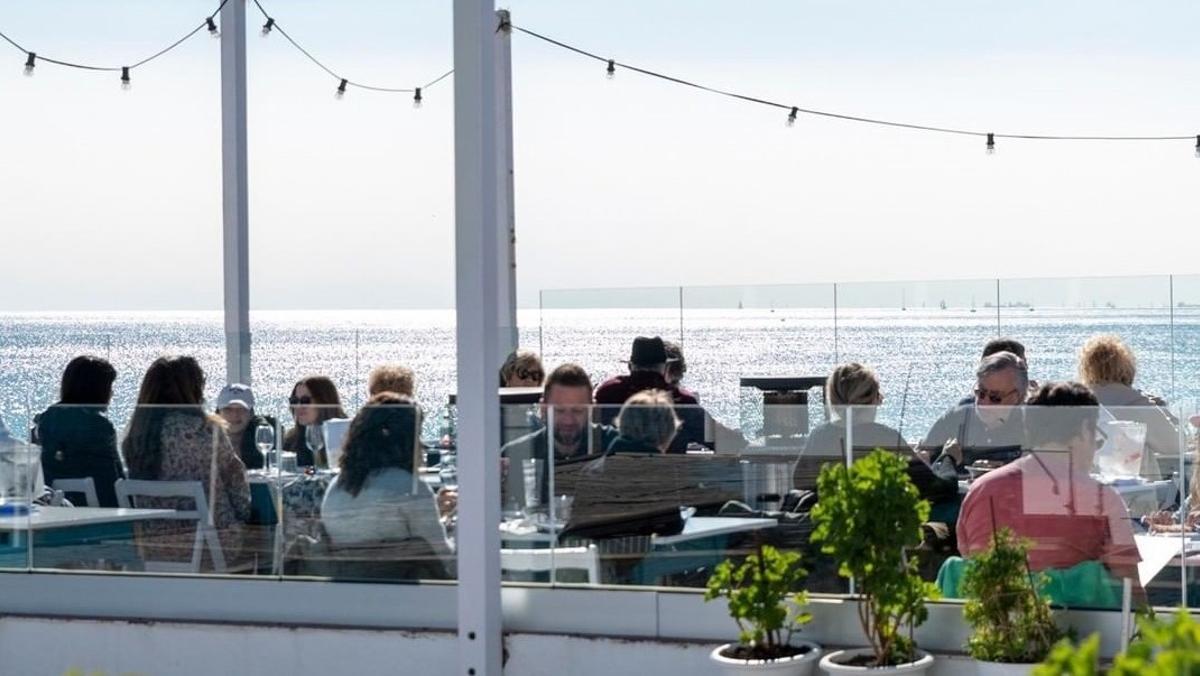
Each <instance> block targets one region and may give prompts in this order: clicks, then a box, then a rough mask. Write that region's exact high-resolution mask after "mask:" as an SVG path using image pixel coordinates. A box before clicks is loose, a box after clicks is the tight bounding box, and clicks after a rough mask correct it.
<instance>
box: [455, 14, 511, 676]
mask: <svg viewBox="0 0 1200 676" xmlns="http://www.w3.org/2000/svg"><path fill="white" fill-rule="evenodd" d="M496 27H497V23H496V13H495V7H494V5H493V0H454V207H455V218H454V221H455V224H454V232H455V243H454V246H455V273H456V276H455V300H456V307H455V310H456V315H457V322H458V330H457V342H458V414H459V424H458V469H459V477H458V478H459V484H458V485H459V496H460V497H459V503H458V515H459V521H458V531H457V543H458V642H459V650H458V654H459V666H460V669H459V673H460V674H463V675H464V676H492V675H495V676H499V675H500V673H501V650H502V643H501V621H502V620H501V614H500V532H499V529H498V528H497V524H499V523H500V484H499V482H498V481H497V480H496V475H497V467H496V463H497V462H499V461H498V457H499V455H498V451H499V448H500V417H499V416H500V403H499V400H498V395H497V391H496V373H497V372H498V371H499V368H500V351H501V349H502V348H501V345H502V337H501V327H500V317H499V308H498V305H499V303H498V302H497V301H498V296H497V293H496V280H497V279H499V278H500V273H501V270H500V268H499V266H500V260H501V256H500V250H501V241H500V223H499V222H498V220H499V219H498V218H497V214H498V213H499V206H500V196H499V194H498V192H499V190H498V186H499V181H497V180H496V178H497V175H498V174H497V171H498V170H497V164H498V160H499V158H498V155H497V151H498V149H499V147H500V142H499V139H498V138H497V135H498V130H497V128H496V121H497V115H496V111H495V108H496V102H497V97H496V65H495V49H496V37H495V32H496Z"/></svg>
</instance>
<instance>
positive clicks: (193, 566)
mask: <svg viewBox="0 0 1200 676" xmlns="http://www.w3.org/2000/svg"><path fill="white" fill-rule="evenodd" d="M114 488H115V489H116V493H117V505H118V506H119V507H128V508H130V509H133V508H136V507H137V503H136V498H177V499H185V500H191V501H192V504H193V508H192V509H177V510H175V513H174V514H172V515H170V516H165V517H162V518H163V519H167V520H172V521H194V522H195V523H196V536H195V539H194V540H193V544H192V557H191V560H190V561H185V562H178V561H152V560H146V559H145V557H144V556H143V561H144V563H145V566H146V570H147V571H152V572H163V573H199V572H200V563H201V561H202V560H203V558H204V546H205V545H207V546H208V553H209V557H210V558H211V560H212V565H213V570H214V571H215V572H224V571H225V554H224V552H222V551H221V540H220V538H218V537H217V532H216V529H214V528H213V527H212V526H211V525H209V523H208V500H207V499H206V498H205V497H204V486H203V485H202V484H201V483H200V482H199V481H146V480H140V479H118V480H117V482H116V484H114Z"/></svg>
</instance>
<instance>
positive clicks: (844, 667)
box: [821, 648, 933, 676]
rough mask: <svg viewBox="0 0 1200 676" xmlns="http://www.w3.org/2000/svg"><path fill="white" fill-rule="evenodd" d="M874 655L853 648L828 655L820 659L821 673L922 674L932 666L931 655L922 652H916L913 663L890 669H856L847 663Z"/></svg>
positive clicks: (835, 674)
mask: <svg viewBox="0 0 1200 676" xmlns="http://www.w3.org/2000/svg"><path fill="white" fill-rule="evenodd" d="M872 654H874V653H873V652H872V651H871V649H870V648H853V649H850V650H839V651H837V652H833V653H829V654H828V655H826V656H825V657H823V658H822V659H821V671H824V672H825V673H826V674H829V675H830V676H838V675H839V674H859V675H860V676H861V675H863V674H888V675H889V676H890V675H891V674H924V673H925V672H927V671H928V670H929V668H930V667H932V666H933V655H930V654H929V653H927V652H925V651H924V650H918V651H917V659H916V661H914V662H908V663H905V664H897V665H895V666H891V667H857V666H853V665H849V664H842V663H843V662H848V661H850V660H852V659H853V658H855V657H858V656H860V655H872Z"/></svg>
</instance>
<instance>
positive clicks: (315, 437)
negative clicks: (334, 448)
mask: <svg viewBox="0 0 1200 676" xmlns="http://www.w3.org/2000/svg"><path fill="white" fill-rule="evenodd" d="M322 427H323V426H322V425H321V423H317V424H316V425H309V426H308V427H306V428H304V444H305V445H306V446H308V450H310V451H312V456H313V467H318V466H319V465H320V464H321V461H320V458H319V457H318V456H319V455H320V453H321V451H323V450H325V432H324V430H323V429H322Z"/></svg>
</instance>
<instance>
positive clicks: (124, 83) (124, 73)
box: [121, 66, 133, 91]
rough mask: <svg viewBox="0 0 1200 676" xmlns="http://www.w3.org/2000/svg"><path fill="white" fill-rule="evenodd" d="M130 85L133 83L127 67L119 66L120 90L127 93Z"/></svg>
mask: <svg viewBox="0 0 1200 676" xmlns="http://www.w3.org/2000/svg"><path fill="white" fill-rule="evenodd" d="M132 85H133V82H132V80H130V78H129V66H121V89H124V90H125V91H129V88H130V87H131V86H132Z"/></svg>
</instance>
